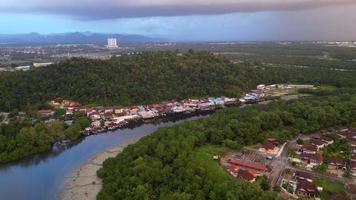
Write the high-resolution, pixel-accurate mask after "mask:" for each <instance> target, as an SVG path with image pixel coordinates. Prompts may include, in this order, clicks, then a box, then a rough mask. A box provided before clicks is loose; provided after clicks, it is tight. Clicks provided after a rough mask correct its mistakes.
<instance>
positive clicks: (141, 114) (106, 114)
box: [38, 97, 239, 134]
mask: <svg viewBox="0 0 356 200" xmlns="http://www.w3.org/2000/svg"><path fill="white" fill-rule="evenodd" d="M238 104H239V102H238V100H237V99H236V98H228V97H217V98H213V97H211V98H207V99H184V100H181V101H166V102H162V103H159V104H151V105H138V106H128V107H120V106H114V107H83V106H82V104H81V103H80V102H77V101H71V100H64V99H60V98H57V99H54V100H52V101H50V105H52V106H54V107H57V108H62V109H65V111H66V114H67V115H71V114H73V112H82V113H85V114H86V115H87V116H88V117H89V118H90V119H91V125H90V127H88V128H87V129H86V130H85V133H86V134H93V133H98V132H103V131H107V130H114V129H117V128H121V127H123V126H125V125H128V124H129V123H130V122H137V121H142V120H149V119H153V118H157V117H161V116H166V115H169V114H191V113H196V112H204V111H212V110H215V109H218V108H222V107H224V106H230V105H231V106H232V105H238ZM38 114H39V115H40V116H43V117H51V116H53V115H54V110H52V109H45V110H39V111H38Z"/></svg>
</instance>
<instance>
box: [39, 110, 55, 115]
mask: <svg viewBox="0 0 356 200" xmlns="http://www.w3.org/2000/svg"><path fill="white" fill-rule="evenodd" d="M37 113H38V114H39V115H40V116H42V117H50V116H52V115H54V110H51V109H43V110H39V111H37Z"/></svg>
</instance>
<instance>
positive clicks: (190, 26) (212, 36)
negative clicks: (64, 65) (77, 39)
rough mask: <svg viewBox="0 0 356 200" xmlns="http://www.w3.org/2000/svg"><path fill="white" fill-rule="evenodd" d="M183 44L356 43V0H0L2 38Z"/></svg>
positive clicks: (0, 30)
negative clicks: (118, 37)
mask: <svg viewBox="0 0 356 200" xmlns="http://www.w3.org/2000/svg"><path fill="white" fill-rule="evenodd" d="M77 31H79V32H84V31H90V32H99V33H123V34H142V35H147V36H151V37H164V38H169V39H172V40H179V41H231V40H237V41H256V40H356V0H0V34H14V33H28V32H38V33H42V34H51V33H63V32H77Z"/></svg>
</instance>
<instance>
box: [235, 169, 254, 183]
mask: <svg viewBox="0 0 356 200" xmlns="http://www.w3.org/2000/svg"><path fill="white" fill-rule="evenodd" d="M237 174H238V176H239V177H241V178H242V179H244V180H245V181H248V182H250V183H253V182H255V181H256V176H255V175H254V174H252V173H251V172H250V171H249V170H245V169H239V170H238V171H237Z"/></svg>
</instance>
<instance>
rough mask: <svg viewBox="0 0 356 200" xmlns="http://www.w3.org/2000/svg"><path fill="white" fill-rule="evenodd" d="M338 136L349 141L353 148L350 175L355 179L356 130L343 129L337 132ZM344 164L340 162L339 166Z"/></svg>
mask: <svg viewBox="0 0 356 200" xmlns="http://www.w3.org/2000/svg"><path fill="white" fill-rule="evenodd" d="M337 135H338V136H339V137H340V138H343V139H347V140H348V141H349V142H350V144H351V148H352V155H351V158H350V166H349V167H350V168H349V169H350V173H351V175H352V176H353V177H356V128H347V129H341V130H338V131H337ZM341 164H343V166H344V163H341V162H339V165H341Z"/></svg>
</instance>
